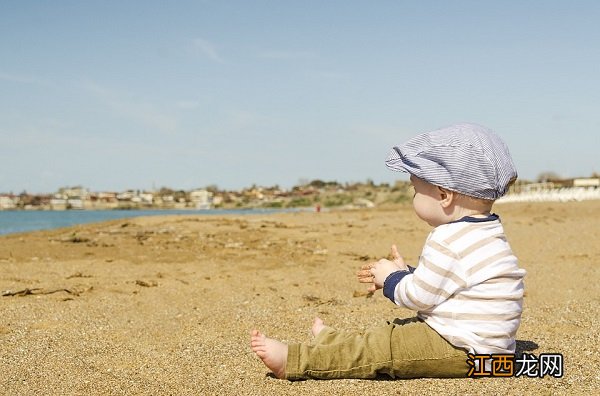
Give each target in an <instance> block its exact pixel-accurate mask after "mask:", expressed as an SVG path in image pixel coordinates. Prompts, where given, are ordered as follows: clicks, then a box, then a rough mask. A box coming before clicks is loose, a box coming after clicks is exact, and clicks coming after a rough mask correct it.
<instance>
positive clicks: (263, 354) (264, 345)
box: [250, 330, 288, 378]
mask: <svg viewBox="0 0 600 396" xmlns="http://www.w3.org/2000/svg"><path fill="white" fill-rule="evenodd" d="M250 347H251V348H252V351H254V353H256V354H257V355H258V357H259V358H260V359H261V360H262V361H263V363H264V364H265V366H267V367H268V368H269V369H270V370H271V371H272V372H273V374H275V376H276V377H277V378H285V366H286V362H287V354H288V346H287V344H284V343H283V342H280V341H277V340H274V339H272V338H268V337H266V336H265V335H264V334H262V333H261V332H259V331H258V330H253V331H252V336H251V338H250Z"/></svg>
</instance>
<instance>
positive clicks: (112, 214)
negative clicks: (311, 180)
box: [0, 209, 298, 235]
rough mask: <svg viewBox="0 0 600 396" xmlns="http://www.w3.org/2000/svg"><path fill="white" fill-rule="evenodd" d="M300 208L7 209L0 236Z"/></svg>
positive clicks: (1, 219) (2, 214) (1, 215)
mask: <svg viewBox="0 0 600 396" xmlns="http://www.w3.org/2000/svg"><path fill="white" fill-rule="evenodd" d="M294 211H298V209H209V210H190V209H182V210H177V209H168V210H158V209H153V210H64V211H52V210H6V211H0V235H5V234H14V233H20V232H28V231H37V230H49V229H53V228H60V227H69V226H73V225H79V224H88V223H98V222H103V221H108V220H116V219H126V218H132V217H140V216H161V215H186V216H190V215H203V216H214V215H232V214H233V215H244V216H245V215H252V214H268V213H281V212H294Z"/></svg>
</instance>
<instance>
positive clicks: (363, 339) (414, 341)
mask: <svg viewBox="0 0 600 396" xmlns="http://www.w3.org/2000/svg"><path fill="white" fill-rule="evenodd" d="M468 371H469V365H468V364H467V352H466V351H465V350H464V349H461V348H456V347H454V346H453V345H452V344H450V343H449V342H448V341H446V340H445V339H444V338H443V337H442V336H440V335H439V334H438V333H437V332H436V331H435V330H433V329H432V328H431V327H429V326H428V325H427V324H425V322H423V321H421V320H420V319H417V318H410V319H402V320H401V319H396V320H394V322H392V323H388V324H387V325H384V326H380V327H374V328H371V329H369V330H367V331H365V332H364V333H357V332H342V331H336V330H333V329H332V328H330V327H325V328H324V329H323V330H322V331H321V332H320V333H319V334H318V335H317V337H316V338H315V340H314V341H313V342H312V343H311V344H290V345H289V346H288V358H287V365H286V378H287V379H289V380H294V379H306V378H318V379H335V378H375V377H377V376H378V375H380V374H387V375H389V376H390V377H392V378H420V377H435V378H444V377H466V375H467V372H468Z"/></svg>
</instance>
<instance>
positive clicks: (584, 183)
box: [573, 177, 600, 187]
mask: <svg viewBox="0 0 600 396" xmlns="http://www.w3.org/2000/svg"><path fill="white" fill-rule="evenodd" d="M573 187H600V178H598V177H586V178H578V179H573Z"/></svg>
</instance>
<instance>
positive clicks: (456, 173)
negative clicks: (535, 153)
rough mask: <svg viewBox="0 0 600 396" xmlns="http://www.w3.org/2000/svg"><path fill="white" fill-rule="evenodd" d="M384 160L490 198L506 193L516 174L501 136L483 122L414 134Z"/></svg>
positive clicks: (394, 166) (452, 187)
mask: <svg viewBox="0 0 600 396" xmlns="http://www.w3.org/2000/svg"><path fill="white" fill-rule="evenodd" d="M385 164H386V166H387V167H388V168H389V169H392V170H394V171H400V172H408V173H410V174H411V175H415V176H416V177H418V178H420V179H423V180H425V181H427V182H429V183H431V184H435V185H437V186H440V187H444V188H447V189H448V190H452V191H456V192H458V193H461V194H464V195H468V196H471V197H475V198H483V199H490V200H495V199H497V198H500V197H501V196H503V195H504V194H506V192H507V190H508V187H509V185H510V184H511V182H512V181H514V180H515V179H516V178H517V170H516V169H515V165H514V163H513V161H512V158H511V156H510V153H509V151H508V147H507V146H506V144H505V143H504V142H503V141H502V139H500V138H499V137H498V135H496V134H495V133H494V132H492V131H491V130H490V129H488V128H486V127H484V126H481V125H477V124H469V123H463V124H455V125H451V126H449V127H446V128H442V129H437V130H435V131H431V132H425V133H422V134H420V135H418V136H415V137H414V138H412V139H410V140H409V141H407V142H406V143H404V144H403V145H401V146H396V147H394V148H393V149H392V150H391V151H390V154H389V155H388V158H387V159H386V161H385Z"/></svg>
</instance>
